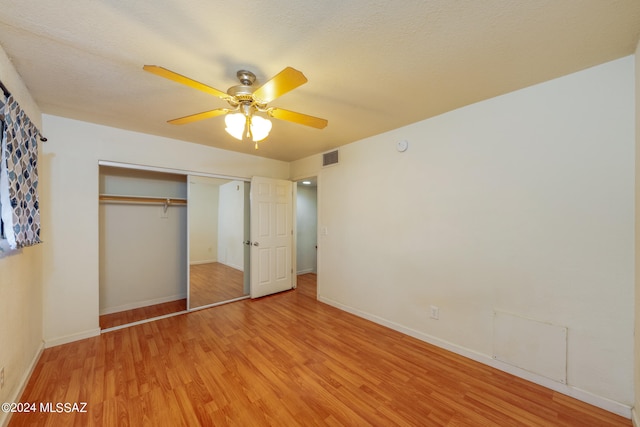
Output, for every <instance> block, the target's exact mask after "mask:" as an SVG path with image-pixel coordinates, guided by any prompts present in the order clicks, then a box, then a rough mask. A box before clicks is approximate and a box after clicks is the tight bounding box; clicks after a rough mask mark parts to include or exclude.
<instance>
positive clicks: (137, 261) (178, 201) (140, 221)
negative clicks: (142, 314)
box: [99, 166, 188, 315]
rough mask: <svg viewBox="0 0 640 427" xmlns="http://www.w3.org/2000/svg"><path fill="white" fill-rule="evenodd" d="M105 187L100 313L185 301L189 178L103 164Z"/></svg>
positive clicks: (102, 194) (101, 242)
mask: <svg viewBox="0 0 640 427" xmlns="http://www.w3.org/2000/svg"><path fill="white" fill-rule="evenodd" d="M99 191H100V199H101V200H100V210H99V213H100V230H99V239H100V315H105V314H111V313H117V312H122V311H126V310H132V309H136V308H140V307H147V306H151V305H156V304H161V303H165V302H169V301H175V300H180V299H185V298H186V297H187V281H188V278H187V277H188V276H187V253H188V251H187V208H186V199H187V178H186V176H185V175H178V174H171V173H163V172H155V171H146V170H136V169H127V168H118V167H111V166H100V189H99ZM106 196H127V197H131V199H128V200H127V201H114V200H109V199H110V198H109V197H106ZM145 198H158V199H161V200H165V201H166V200H167V199H171V200H172V201H174V203H169V204H167V203H163V202H160V201H159V200H156V201H150V200H148V199H145Z"/></svg>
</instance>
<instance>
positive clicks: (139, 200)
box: [99, 194, 187, 205]
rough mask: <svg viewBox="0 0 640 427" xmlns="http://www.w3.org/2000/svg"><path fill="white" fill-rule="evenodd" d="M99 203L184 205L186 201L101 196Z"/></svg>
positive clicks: (169, 198)
mask: <svg viewBox="0 0 640 427" xmlns="http://www.w3.org/2000/svg"><path fill="white" fill-rule="evenodd" d="M99 200H100V201H101V202H120V203H154V204H161V205H186V204H187V200H186V199H174V198H171V197H167V198H162V197H142V196H112V195H106V194H101V195H100V196H99Z"/></svg>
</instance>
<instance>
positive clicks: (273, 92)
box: [253, 67, 307, 104]
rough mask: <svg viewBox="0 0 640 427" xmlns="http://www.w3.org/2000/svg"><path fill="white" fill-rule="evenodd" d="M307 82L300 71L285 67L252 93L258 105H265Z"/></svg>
mask: <svg viewBox="0 0 640 427" xmlns="http://www.w3.org/2000/svg"><path fill="white" fill-rule="evenodd" d="M306 82H307V78H306V77H305V76H304V74H302V73H301V72H300V71H298V70H296V69H294V68H291V67H287V68H285V69H284V70H282V71H280V72H279V73H278V74H276V75H275V76H274V77H272V78H271V80H269V81H268V82H266V83H265V84H263V85H262V86H260V87H259V88H258V89H256V90H255V91H254V92H253V99H254V100H255V101H256V102H257V103H258V104H267V103H269V102H271V101H273V100H274V99H276V98H278V97H280V96H282V95H284V94H285V93H287V92H289V91H292V90H293V89H295V88H297V87H298V86H301V85H303V84H305V83H306Z"/></svg>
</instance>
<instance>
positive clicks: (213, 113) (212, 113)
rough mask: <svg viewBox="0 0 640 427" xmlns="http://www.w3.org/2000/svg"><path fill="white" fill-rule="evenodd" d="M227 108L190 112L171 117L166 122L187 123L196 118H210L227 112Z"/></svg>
mask: <svg viewBox="0 0 640 427" xmlns="http://www.w3.org/2000/svg"><path fill="white" fill-rule="evenodd" d="M229 111H231V110H229V109H227V108H218V109H216V110H209V111H203V112H202V113H198V114H191V115H190V116H184V117H180V118H178V119H173V120H169V121H167V123H171V124H172V125H184V124H187V123H192V122H196V121H198V120H204V119H210V118H211V117H216V116H221V115H223V114H227V113H228V112H229Z"/></svg>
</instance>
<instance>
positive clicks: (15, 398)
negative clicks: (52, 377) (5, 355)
mask: <svg viewBox="0 0 640 427" xmlns="http://www.w3.org/2000/svg"><path fill="white" fill-rule="evenodd" d="M43 351H44V342H43V343H41V344H40V346H39V347H38V350H37V351H36V354H35V356H34V357H33V359H31V363H29V366H28V367H27V370H26V371H25V372H24V374H23V375H22V378H20V382H19V383H18V387H17V388H16V390H15V392H14V393H13V395H12V396H9V399H8V400H7V402H19V401H20V397H22V393H24V389H25V388H26V387H27V383H28V382H29V379H30V378H31V374H32V373H33V370H34V369H35V367H36V364H37V363H38V360H40V356H42V352H43ZM10 419H11V412H8V413H5V412H3V411H0V426H2V427H6V426H7V425H9V420H10Z"/></svg>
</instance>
